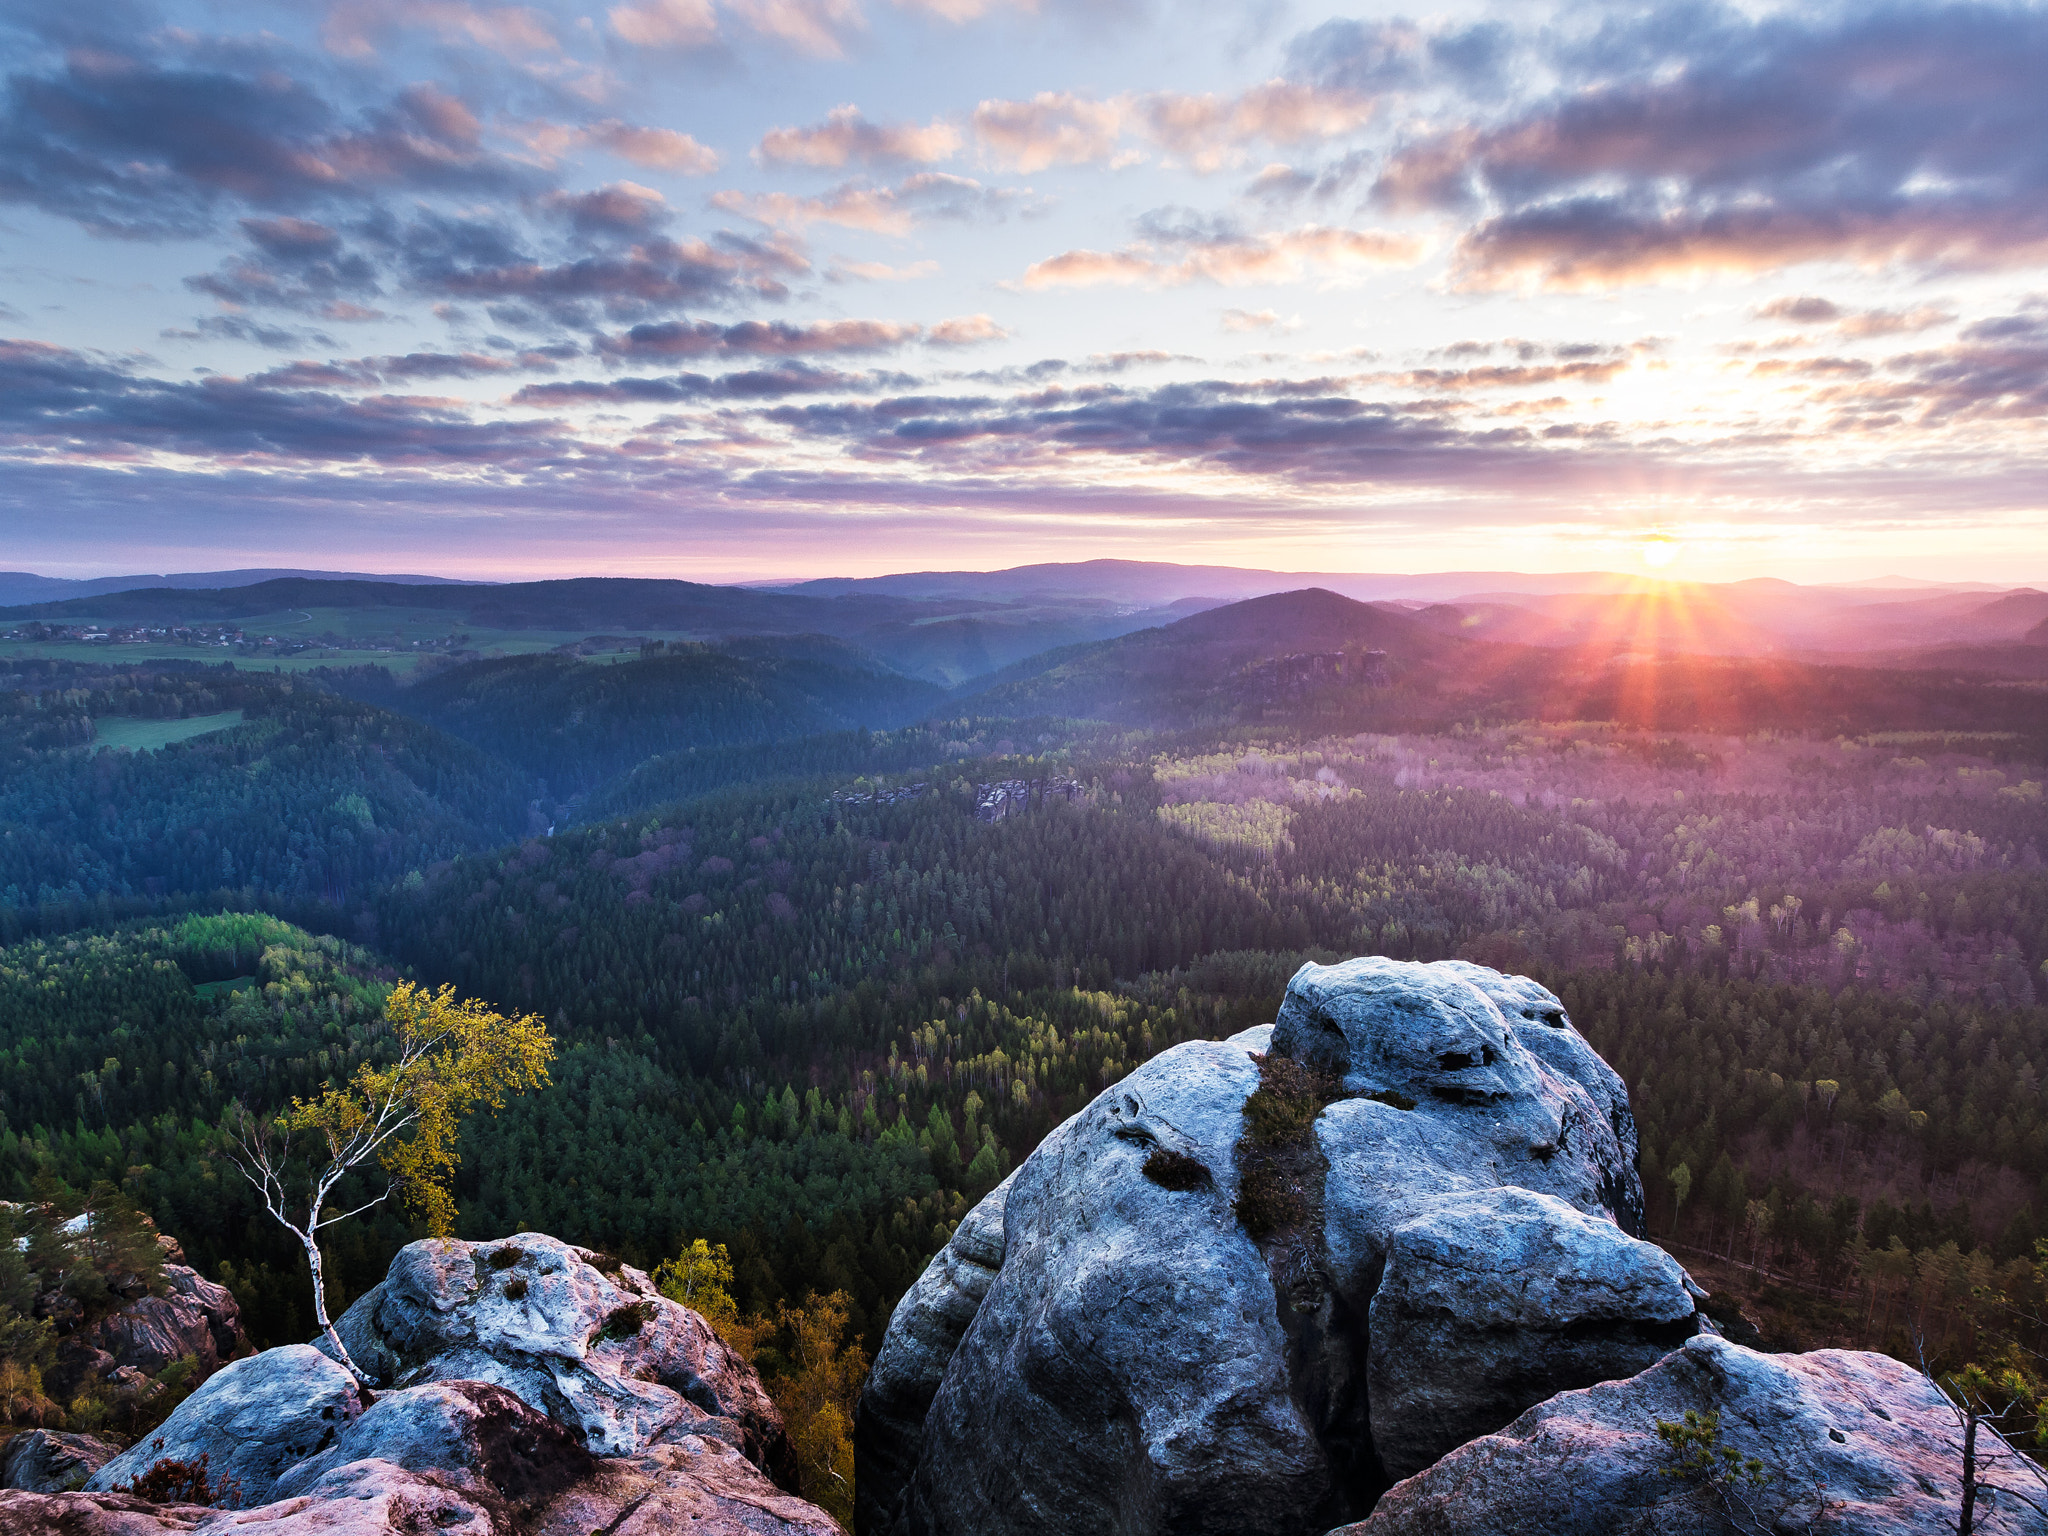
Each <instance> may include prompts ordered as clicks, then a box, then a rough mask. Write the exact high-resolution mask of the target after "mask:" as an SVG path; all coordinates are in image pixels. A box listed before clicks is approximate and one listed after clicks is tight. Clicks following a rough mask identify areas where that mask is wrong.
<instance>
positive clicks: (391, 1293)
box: [314, 1232, 789, 1472]
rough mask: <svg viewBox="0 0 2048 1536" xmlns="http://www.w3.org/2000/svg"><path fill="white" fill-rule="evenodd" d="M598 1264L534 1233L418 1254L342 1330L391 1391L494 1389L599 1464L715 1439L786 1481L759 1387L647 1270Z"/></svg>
mask: <svg viewBox="0 0 2048 1536" xmlns="http://www.w3.org/2000/svg"><path fill="white" fill-rule="evenodd" d="M597 1257H599V1256H598V1255H595V1254H593V1253H591V1252H590V1251H589V1250H588V1249H583V1248H577V1247H574V1246H572V1245H570V1244H568V1243H564V1242H562V1241H560V1240H559V1239H557V1238H553V1237H548V1236H546V1235H545V1234H542V1233H535V1232H522V1233H519V1234H518V1235H517V1236H514V1237H508V1238H504V1239H500V1240H498V1241H495V1242H488V1243H465V1242H458V1241H455V1240H452V1239H448V1240H428V1241H424V1242H417V1243H412V1244H409V1245H407V1246H406V1247H405V1248H403V1249H401V1250H400V1251H399V1253H398V1256H397V1257H396V1258H394V1259H393V1260H392V1261H391V1268H390V1270H389V1271H388V1272H387V1273H386V1275H385V1277H384V1279H383V1280H382V1281H381V1282H380V1283H379V1284H377V1285H376V1286H374V1287H372V1288H371V1289H370V1290H369V1291H367V1292H366V1293H364V1295H363V1296H362V1297H360V1298H359V1299H358V1300H357V1301H356V1303H355V1305H353V1306H351V1307H350V1308H349V1309H348V1311H347V1312H346V1313H345V1314H344V1315H343V1316H342V1318H341V1319H340V1320H339V1322H338V1323H337V1325H336V1331H337V1332H339V1333H340V1335H341V1338H342V1342H343V1343H344V1344H345V1345H346V1346H347V1348H348V1352H349V1354H350V1356H351V1357H352V1358H353V1359H354V1360H355V1362H356V1365H357V1366H358V1367H359V1368H360V1369H362V1370H363V1371H364V1372H365V1373H366V1374H367V1375H369V1376H370V1378H371V1380H372V1381H373V1382H374V1383H375V1384H376V1385H377V1386H379V1387H412V1386H418V1385H421V1384H423V1383H426V1382H431V1381H455V1380H465V1381H485V1382H492V1383H494V1384H496V1385H498V1386H501V1387H503V1388H505V1389H506V1390H507V1391H509V1392H511V1393H512V1394H513V1395H514V1396H516V1397H518V1398H519V1399H520V1400H521V1401H522V1402H524V1403H526V1405H527V1406H528V1407H530V1408H533V1409H534V1410H536V1411H537V1412H540V1413H543V1414H546V1415H547V1416H549V1417H550V1418H553V1419H555V1420H557V1421H559V1422H561V1423H563V1424H566V1425H571V1426H574V1427H575V1428H576V1430H577V1431H578V1432H579V1433H580V1434H581V1435H582V1436H583V1439H584V1442H585V1444H586V1445H587V1447H588V1448H589V1450H591V1451H592V1452H593V1453H595V1454H597V1455H601V1456H622V1455H631V1454H634V1453H636V1452H639V1451H642V1450H645V1449H646V1448H647V1447H648V1446H650V1445H654V1444H658V1443H660V1442H662V1441H664V1440H671V1439H677V1438H680V1437H681V1436H684V1435H709V1436H713V1437H721V1438H726V1439H729V1440H731V1441H732V1442H733V1443H734V1444H735V1445H737V1446H738V1447H739V1448H740V1449H741V1450H742V1451H743V1452H745V1454H746V1455H747V1457H748V1458H749V1459H750V1460H752V1461H754V1462H755V1464H756V1465H759V1466H763V1467H766V1468H767V1469H768V1470H770V1471H771V1472H772V1471H775V1470H777V1469H778V1467H779V1466H780V1465H781V1464H782V1461H783V1459H784V1458H786V1457H787V1455H788V1454H789V1453H788V1440H787V1437H786V1436H785V1435H784V1433H783V1429H782V1418H781V1415H780V1414H779V1413H777V1411H776V1409H775V1405H774V1404H773V1403H772V1402H770V1401H769V1400H768V1395H767V1393H766V1392H765V1391H764V1390H763V1389H762V1387H761V1383H760V1379H759V1377H757V1376H756V1375H755V1374H754V1372H753V1370H752V1369H751V1368H750V1367H749V1366H748V1365H747V1364H746V1363H745V1362H744V1361H743V1360H741V1359H740V1358H739V1357H738V1356H737V1355H735V1354H734V1353H733V1352H732V1351H731V1350H730V1349H729V1348H727V1347H726V1345H725V1344H724V1342H723V1341H722V1340H720V1339H719V1338H718V1336H717V1335H716V1334H715V1333H713V1332H712V1331H711V1327H710V1325H709V1324H707V1323H706V1322H705V1321H704V1320H703V1319H702V1318H701V1317H699V1316H698V1315H697V1314H696V1313H694V1312H692V1311H690V1310H689V1309H688V1308H687V1307H683V1306H679V1305H678V1304H677V1303H675V1302H673V1301H670V1300H669V1299H668V1298H667V1297H665V1296H662V1295H661V1294H660V1293H659V1292H657V1291H656V1290H655V1288H654V1286H653V1284H652V1283H651V1282H650V1281H649V1280H648V1278H647V1276H646V1275H645V1274H643V1273H642V1272H641V1271H639V1270H637V1269H634V1268H632V1267H630V1266H628V1265H623V1264H613V1265H608V1266H607V1267H605V1268H599V1267H598V1266H597V1265H595V1264H593V1263H592V1262H591V1260H592V1259H594V1258H597ZM314 1347H315V1348H319V1349H323V1350H325V1349H327V1348H328V1346H327V1343H326V1340H325V1339H324V1338H321V1339H316V1340H314Z"/></svg>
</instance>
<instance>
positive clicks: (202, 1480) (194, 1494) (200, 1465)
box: [120, 1438, 241, 1504]
mask: <svg viewBox="0 0 2048 1536" xmlns="http://www.w3.org/2000/svg"><path fill="white" fill-rule="evenodd" d="M150 1448H151V1449H152V1450H158V1451H160V1450H162V1449H163V1448H164V1443H163V1440H162V1439H161V1438H159V1439H158V1440H157V1441H156V1442H155V1443H154V1444H153V1445H152V1446H151V1447H150ZM207 1460H208V1457H207V1455H206V1453H205V1452H203V1451H202V1452H201V1453H200V1455H199V1459H198V1460H197V1461H176V1460H174V1459H172V1458H171V1457H169V1456H165V1457H162V1458H160V1459H159V1460H158V1461H156V1462H155V1463H154V1464H153V1465H152V1466H151V1467H150V1468H149V1470H148V1471H147V1472H144V1473H143V1474H142V1475H141V1476H140V1477H138V1478H136V1479H135V1480H134V1481H133V1482H132V1483H130V1484H129V1485H128V1486H127V1487H126V1488H124V1489H121V1490H120V1491H121V1492H123V1493H132V1494H133V1495H135V1497H136V1498H138V1499H147V1500H148V1501H149V1502H150V1503H152V1504H224V1503H231V1502H234V1501H236V1500H237V1499H238V1498H239V1496H240V1494H241V1484H240V1483H238V1482H236V1481H235V1479H233V1478H231V1477H227V1476H223V1477H222V1478H221V1480H220V1481H219V1482H218V1483H212V1482H209V1481H208V1479H207V1468H206V1463H207Z"/></svg>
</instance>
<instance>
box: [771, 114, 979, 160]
mask: <svg viewBox="0 0 2048 1536" xmlns="http://www.w3.org/2000/svg"><path fill="white" fill-rule="evenodd" d="M960 142H961V140H960V130H959V129H958V128H955V127H954V126H953V125H952V124H951V123H947V122H943V121H940V120H939V119H936V118H935V119H933V120H932V121H931V122H930V123H926V124H919V123H871V122H869V121H868V120H867V119H866V118H864V117H862V116H861V113H860V108H858V107H854V106H844V107H834V108H833V109H832V110H831V111H830V112H828V113H826V114H825V121H824V122H822V123H816V124H813V125H812V126H810V127H808V128H771V129H769V130H768V132H766V133H765V134H763V135H762V136H761V142H760V144H759V145H758V146H757V147H756V148H755V150H754V155H755V158H757V159H760V160H763V161H766V162H768V163H769V164H772V165H811V166H824V167H829V168H833V169H837V168H839V167H841V166H845V165H848V164H853V163H859V164H861V165H931V164H935V163H936V162H938V161H941V160H950V159H951V158H952V157H953V156H954V155H956V154H958V153H959V152H960Z"/></svg>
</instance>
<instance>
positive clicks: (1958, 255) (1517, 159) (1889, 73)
mask: <svg viewBox="0 0 2048 1536" xmlns="http://www.w3.org/2000/svg"><path fill="white" fill-rule="evenodd" d="M1553 63H1554V64H1555V65H1556V67H1559V68H1561V69H1563V70H1565V71H1566V72H1567V74H1568V76H1569V77H1571V78H1570V83H1569V88H1568V89H1566V90H1563V91H1560V92H1559V93H1558V94H1557V95H1555V96H1554V97H1552V98H1551V99H1548V100H1546V101H1543V102H1541V103H1539V104H1537V105H1536V106H1534V107H1531V108H1524V109H1521V110H1519V111H1517V112H1514V113H1511V114H1509V115H1508V116H1507V117H1505V118H1504V119H1503V120H1501V121H1499V122H1497V123H1494V124H1491V125H1481V124H1478V123H1474V122H1466V123H1463V124H1458V125H1455V126H1452V127H1447V128H1445V129H1443V130H1441V131H1439V132H1435V133H1432V134H1429V135H1427V136H1425V137H1422V138H1420V139H1418V140H1416V141H1414V142H1412V143H1409V144H1407V145H1405V146H1403V147H1401V148H1400V149H1399V150H1397V152H1396V153H1395V154H1394V155H1393V156H1392V157H1390V159H1389V160H1388V162H1387V164H1386V166H1385V167H1384V169H1383V171H1382V173H1381V175H1380V177H1379V180H1378V182H1377V184H1376V186H1375V188H1374V193H1373V195H1374V198H1375V201H1376V202H1378V203H1379V204H1380V205H1381V206H1383V207H1386V208H1388V209H1389V210H1392V211H1396V212H1399V211H1422V210H1430V209H1438V210H1443V211H1448V212H1457V211H1461V210H1465V209H1469V208H1474V207H1481V206H1483V207H1485V208H1486V210H1487V213H1486V216H1485V217H1484V218H1482V220H1481V221H1480V222H1479V223H1478V224H1477V225H1476V226H1474V227H1473V228H1472V229H1471V230H1469V231H1468V232H1467V233H1466V235H1465V236H1464V238H1463V239H1462V240H1461V241H1460V242H1459V244H1458V247H1457V249H1456V252H1455V254H1454V262H1453V280H1454V282H1455V283H1456V284H1457V285H1458V286H1460V287H1463V288H1466V289H1494V288H1515V287H1531V288H1540V289H1552V290H1560V291H1570V290H1584V289H1601V288H1609V287H1615V286H1620V285H1625V284H1634V283H1649V282H1684V281H1691V280H1694V279H1697V278H1700V277H1704V276H1713V275H1719V274H1728V275H1737V276H1750V275H1755V274H1758V273H1762V272H1767V271H1772V270H1775V269H1778V268H1782V267H1787V266H1793V265H1797V264H1801V263H1807V262H1816V261H1833V262H1846V263H1851V264H1854V265H1857V266H1861V267H1865V268H1873V269H1875V268H1884V267H1891V266H1903V267H1908V268H1915V269H1921V270H1988V269H1998V268H2010V267H2014V266H2023V265H2032V264H2035V263H2038V262H2041V261H2043V260H2048V170H2044V165H2043V162H2042V160H2041V156H2040V149H2039V146H2040V144H2041V143H2042V142H2043V141H2044V139H2048V93H2044V92H2042V91H2041V90H2039V89H2038V84H2039V82H2040V80H2042V79H2043V78H2048V13H2044V12H2042V11H2040V10H2038V9H2034V8H2019V7H2013V8H1995V7H1990V6H1964V5H1945V6H1929V7H1925V8H1919V9H1898V8H1885V9H1878V10H1871V9H1858V8H1848V9H1844V10H1842V11H1839V12H1827V13H1820V14H1815V15H1814V16H1812V17H1811V19H1808V18H1807V17H1806V16H1804V15H1801V14H1799V13H1796V12H1795V13H1783V14H1766V15H1762V16H1759V17H1756V18H1754V19H1752V18H1749V17H1746V16H1744V15H1742V14H1741V13H1738V12H1734V11H1732V10H1723V9H1716V8H1712V7H1702V8H1698V9H1696V10H1692V11H1685V10H1678V9H1673V10H1667V11H1663V12H1658V13H1655V14H1654V15H1651V16H1648V17H1646V18H1643V19H1642V20H1641V21H1640V23H1639V24H1638V23H1631V24H1628V25H1623V24H1621V23H1619V22H1617V23H1616V25H1615V26H1614V27H1613V28H1612V29H1609V30H1607V31H1604V32H1596V33H1595V34H1594V35H1593V37H1592V39H1591V40H1590V41H1587V42H1585V43H1584V44H1582V45H1581V46H1578V47H1577V48H1576V50H1573V49H1562V50H1560V51H1559V52H1558V53H1557V54H1556V56H1555V58H1554V59H1553Z"/></svg>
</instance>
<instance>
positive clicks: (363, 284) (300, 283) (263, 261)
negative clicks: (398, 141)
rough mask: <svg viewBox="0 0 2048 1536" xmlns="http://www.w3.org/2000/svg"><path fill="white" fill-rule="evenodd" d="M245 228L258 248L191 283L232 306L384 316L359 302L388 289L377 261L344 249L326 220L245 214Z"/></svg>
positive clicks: (342, 316) (341, 316) (333, 316)
mask: <svg viewBox="0 0 2048 1536" xmlns="http://www.w3.org/2000/svg"><path fill="white" fill-rule="evenodd" d="M241 229H242V233H243V234H244V236H246V237H247V239H248V241H249V243H250V245H251V246H252V247H253V249H252V250H250V251H248V252H246V253H244V254H242V255H239V256H231V257H229V258H228V259H227V260H225V261H223V262H222V263H221V264H220V266H219V267H218V268H216V269H215V270H214V271H212V272H208V273H203V274H201V275H199V276H196V277H188V278H186V279H185V286H186V287H187V288H189V289H191V290H192V291H193V292H194V293H203V294H205V295H207V296H208V297H209V298H212V299H216V300H218V301H219V302H220V303H221V304H222V305H224V306H226V307H228V308H230V309H288V310H296V311H298V312H299V313H301V314H308V315H318V316H320V317H321V318H322V319H326V320H344V321H346V320H374V319H381V318H383V316H382V313H381V312H380V311H378V310H376V309H374V308H372V307H370V306H368V305H364V304H361V303H358V302H356V301H358V300H361V299H369V298H376V297H378V296H379V295H380V294H381V293H382V292H383V289H382V287H381V286H380V284H379V281H378V271H377V266H376V264H375V263H374V262H373V261H371V260H370V259H369V258H368V257H366V256H364V255H362V254H361V253H360V252H350V251H347V250H345V249H344V248H343V246H342V240H341V236H340V235H339V234H337V233H336V232H335V231H334V230H333V229H331V228H330V227H328V226H327V225H325V224H321V223H318V222H316V221H314V220H312V219H301V218H296V217H293V216H290V215H284V216H280V217H276V218H267V219H261V218H251V219H243V220H242V221H241Z"/></svg>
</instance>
